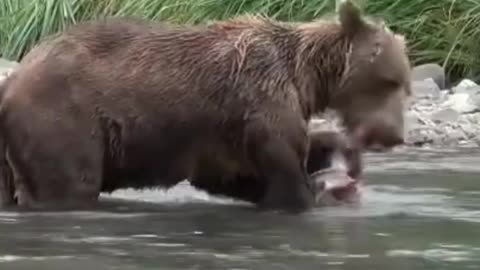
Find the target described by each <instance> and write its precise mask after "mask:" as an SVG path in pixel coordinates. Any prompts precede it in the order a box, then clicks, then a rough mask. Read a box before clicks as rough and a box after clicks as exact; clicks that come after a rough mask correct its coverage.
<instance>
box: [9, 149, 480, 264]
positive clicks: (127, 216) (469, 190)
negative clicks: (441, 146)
mask: <svg viewBox="0 0 480 270" xmlns="http://www.w3.org/2000/svg"><path fill="white" fill-rule="evenodd" d="M366 166H367V168H366V175H365V184H364V186H363V188H362V192H363V198H362V201H361V204H359V205H348V206H336V207H329V208H318V209H314V210H312V211H310V212H308V213H305V214H303V215H297V216H291V215H282V214H278V213H272V212H258V211H255V210H254V209H252V208H251V207H250V206H249V205H246V204H242V203H238V202H234V201H230V200H225V199H221V198H212V197H209V196H207V195H206V194H204V193H202V192H199V191H196V190H194V189H192V188H191V187H189V186H188V185H186V184H181V185H179V186H177V187H175V188H174V189H172V190H170V191H168V192H162V191H158V190H147V191H143V192H136V191H132V190H122V191H119V192H116V193H114V194H112V195H108V196H107V195H105V196H103V198H102V203H101V206H100V207H99V209H98V211H92V212H85V211H78V212H49V213H14V212H0V270H20V269H22V270H23V269H25V270H30V269H37V270H40V269H49V270H56V269H67V270H80V269H82V270H83V269H95V270H104V269H119V270H120V269H121V270H127V269H128V270H136V269H142V270H145V269H206V270H213V269H238V270H239V269H263V270H268V269H272V270H280V269H322V270H323V269H332V270H333V269H355V270H375V269H388V270H397V269H398V270H400V269H402V270H404V269H415V270H419V269H435V270H440V269H449V270H454V269H462V270H463V269H480V179H479V176H480V149H461V150H449V151H445V150H443V151H434V150H418V149H408V150H398V151H396V152H394V153H388V154H369V155H368V156H367V164H366Z"/></svg>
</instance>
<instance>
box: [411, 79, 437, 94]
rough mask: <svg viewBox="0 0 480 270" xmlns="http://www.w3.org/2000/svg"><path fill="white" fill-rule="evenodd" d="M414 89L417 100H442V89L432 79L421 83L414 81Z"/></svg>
mask: <svg viewBox="0 0 480 270" xmlns="http://www.w3.org/2000/svg"><path fill="white" fill-rule="evenodd" d="M412 89H413V94H414V95H415V98H417V99H438V98H440V88H439V87H438V85H437V84H436V83H435V82H434V81H433V79H431V78H428V79H425V80H421V81H413V82H412Z"/></svg>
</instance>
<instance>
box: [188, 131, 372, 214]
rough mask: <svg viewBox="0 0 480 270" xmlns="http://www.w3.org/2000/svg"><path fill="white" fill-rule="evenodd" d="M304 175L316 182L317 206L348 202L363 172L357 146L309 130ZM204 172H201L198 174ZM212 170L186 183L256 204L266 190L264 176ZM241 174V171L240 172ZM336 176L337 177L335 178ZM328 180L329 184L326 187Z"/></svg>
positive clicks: (329, 133) (338, 135)
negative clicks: (326, 200)
mask: <svg viewBox="0 0 480 270" xmlns="http://www.w3.org/2000/svg"><path fill="white" fill-rule="evenodd" d="M308 136H309V139H310V145H309V151H308V155H307V156H308V160H307V164H306V170H307V174H308V175H309V176H310V177H311V178H313V179H312V180H313V184H314V185H317V186H316V187H315V191H316V192H317V195H318V196H320V195H324V194H325V193H326V194H329V195H328V196H321V197H320V198H319V200H320V201H317V203H316V204H317V205H326V204H328V203H329V202H325V201H324V200H325V198H328V199H330V200H331V198H333V199H335V200H336V201H339V202H344V201H348V198H349V197H351V195H355V194H354V193H356V188H357V184H358V182H359V181H360V180H361V179H360V177H361V174H362V171H363V165H362V156H361V154H362V153H361V151H360V149H358V148H356V145H353V144H352V143H351V142H349V140H348V138H346V137H345V136H344V134H342V133H339V132H335V131H311V132H309V134H308ZM202 172H203V173H205V174H203V175H201V174H200V173H202ZM215 172H216V171H215V170H214V169H209V170H203V171H201V172H199V174H197V175H196V176H195V177H192V178H190V179H188V181H189V183H190V184H191V185H192V186H194V187H195V188H197V189H199V190H203V191H206V192H207V193H209V194H212V195H217V196H223V197H229V198H233V199H237V200H240V201H247V202H250V203H254V204H258V203H259V202H260V201H261V199H262V198H263V196H264V195H265V192H266V190H267V183H266V182H265V181H264V180H265V179H261V178H257V177H255V175H254V174H248V172H238V173H237V174H236V175H226V174H216V175H215V174H214V173H215ZM242 173H243V174H242ZM339 178H340V179H339ZM327 183H330V185H329V187H327V186H326V184H327Z"/></svg>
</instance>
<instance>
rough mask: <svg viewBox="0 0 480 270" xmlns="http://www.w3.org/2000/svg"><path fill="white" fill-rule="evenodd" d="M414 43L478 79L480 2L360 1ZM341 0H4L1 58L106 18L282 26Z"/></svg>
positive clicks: (413, 48)
mask: <svg viewBox="0 0 480 270" xmlns="http://www.w3.org/2000/svg"><path fill="white" fill-rule="evenodd" d="M357 2H360V3H361V4H362V6H363V8H364V10H365V11H366V13H367V14H368V15H375V16H377V15H378V16H381V17H382V18H384V19H385V20H386V21H387V23H388V25H389V26H391V28H393V29H394V30H395V31H398V32H401V33H403V34H405V35H406V37H407V39H408V40H409V47H410V56H411V59H412V61H413V62H414V63H415V64H420V63H426V62H436V63H439V64H441V65H444V66H445V67H446V68H447V71H448V73H449V74H450V75H451V76H452V77H453V78H458V77H465V76H472V75H478V74H480V55H479V54H480V42H479V41H480V0H362V1H360V0H359V1H357ZM334 8H335V0H0V53H1V55H2V56H3V57H6V58H9V59H14V60H19V59H21V57H22V56H23V55H24V53H25V51H27V50H28V49H30V48H31V47H32V46H33V45H34V44H35V43H36V42H38V40H39V39H40V38H41V37H42V36H45V35H48V34H50V33H54V32H57V31H61V30H62V29H64V28H65V27H66V26H68V25H70V24H72V23H75V22H79V21H83V20H88V19H92V18H97V17H104V16H141V17H146V18H149V19H153V20H167V21H171V22H180V23H188V24H195V23H200V22H205V21H209V20H213V19H225V18H229V17H232V16H234V15H238V14H244V13H257V14H264V15H267V16H271V17H275V18H277V19H280V20H311V19H313V18H318V17H320V16H322V15H326V14H332V12H333V11H334Z"/></svg>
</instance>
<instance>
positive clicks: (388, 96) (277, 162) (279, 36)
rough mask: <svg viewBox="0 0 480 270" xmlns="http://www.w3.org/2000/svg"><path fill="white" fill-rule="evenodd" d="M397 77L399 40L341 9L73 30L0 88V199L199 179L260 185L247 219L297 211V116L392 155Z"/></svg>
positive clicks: (46, 198) (87, 195) (399, 130)
mask: <svg viewBox="0 0 480 270" xmlns="http://www.w3.org/2000/svg"><path fill="white" fill-rule="evenodd" d="M409 70H410V65H409V62H408V58H407V56H406V53H405V44H404V40H403V38H401V37H399V36H397V35H395V34H394V33H392V32H391V31H389V30H388V29H387V28H386V27H385V26H384V25H383V24H382V23H374V22H369V21H368V20H366V19H364V18H362V16H361V14H360V11H359V10H358V8H357V7H355V6H354V5H353V4H351V3H350V2H349V1H346V2H344V3H343V4H341V6H340V8H339V20H338V21H334V20H331V21H330V20H329V21H327V20H325V21H316V22H309V23H281V22H277V21H274V20H270V19H266V18H258V17H243V18H237V19H233V20H229V21H224V22H216V23H212V24H210V25H198V26H181V25H168V24H156V23H153V22H145V21H140V20H127V19H108V20H100V21H95V22H89V23H83V24H79V25H76V26H73V27H71V28H70V29H69V30H67V31H65V32H64V33H62V34H59V35H56V36H54V37H51V38H50V39H48V40H46V41H44V42H43V43H42V44H40V45H39V46H38V47H36V48H35V49H33V50H32V51H31V52H30V53H29V54H28V55H26V57H25V58H24V59H23V60H22V62H21V63H20V65H19V67H18V68H17V70H16V71H15V72H14V73H13V74H12V75H11V76H10V77H9V79H8V80H7V81H6V82H5V84H4V85H3V88H4V90H3V91H2V97H1V103H0V133H1V134H0V146H1V147H0V153H1V154H0V177H1V180H0V183H1V184H0V189H1V192H0V194H1V195H0V196H1V201H3V204H8V203H11V202H15V203H16V204H18V205H20V206H23V207H26V208H29V209H34V208H37V209H51V208H58V207H62V208H79V207H82V206H88V205H92V203H95V202H96V201H97V199H98V195H99V193H100V192H102V191H104V192H110V191H113V190H115V189H119V188H127V187H133V188H143V187H153V186H163V187H165V188H167V187H170V186H173V185H175V184H177V183H178V182H179V181H181V180H183V179H185V178H195V176H196V175H197V174H203V172H205V170H213V171H214V172H215V173H216V174H235V173H237V172H251V173H253V174H254V175H255V176H256V177H257V178H258V179H264V181H265V182H266V192H265V193H264V195H263V196H262V198H261V199H259V200H258V205H259V206H261V207H264V208H270V209H284V210H289V211H302V210H306V209H308V208H309V207H311V206H312V205H313V204H314V197H315V193H316V191H315V189H314V185H313V184H312V183H311V181H310V179H309V177H308V175H307V171H306V160H307V153H308V146H309V138H308V133H307V123H308V121H309V119H310V118H311V116H312V115H313V114H314V113H318V112H321V111H322V110H324V109H325V108H327V107H330V108H332V109H334V110H336V111H338V112H339V114H340V115H341V117H342V118H343V120H344V122H345V126H346V128H347V130H348V132H349V134H351V135H352V138H354V139H355V140H356V141H357V142H359V143H360V144H361V145H363V146H364V147H369V146H371V145H374V144H380V145H383V146H385V147H392V146H394V145H397V144H399V143H402V141H403V101H404V98H405V97H406V96H407V95H408V94H409V92H410V88H409V85H410V80H409V74H410V73H409Z"/></svg>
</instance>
